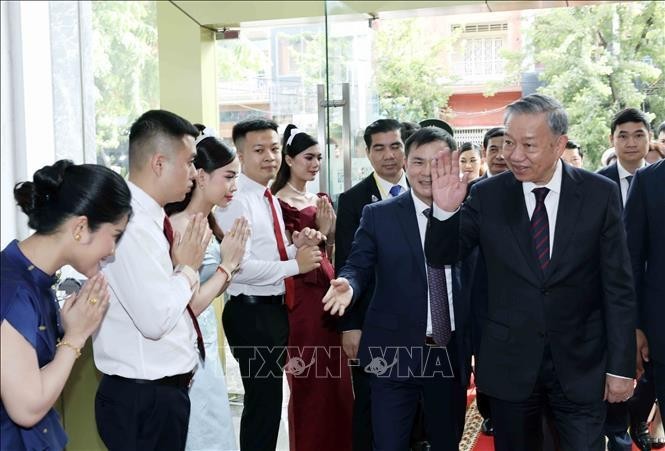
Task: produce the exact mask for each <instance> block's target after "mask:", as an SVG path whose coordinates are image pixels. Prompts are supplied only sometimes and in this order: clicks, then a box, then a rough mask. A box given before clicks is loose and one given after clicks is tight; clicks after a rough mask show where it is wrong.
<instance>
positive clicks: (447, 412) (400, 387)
mask: <svg viewBox="0 0 665 451" xmlns="http://www.w3.org/2000/svg"><path fill="white" fill-rule="evenodd" d="M447 349H448V351H446V348H434V347H432V348H425V356H427V351H429V356H427V357H426V360H425V362H423V365H424V367H425V372H424V375H417V376H411V377H409V378H404V379H394V378H388V377H381V376H377V375H371V379H370V388H371V396H372V427H373V439H374V450H376V451H388V450H391V451H392V450H394V451H404V450H408V449H409V444H410V438H411V434H412V427H413V422H414V417H415V415H416V412H417V410H418V404H419V401H420V400H421V399H422V402H423V407H424V414H425V415H424V416H425V430H426V435H427V441H428V442H429V445H430V448H429V449H430V450H431V451H457V450H458V448H459V442H460V440H461V438H462V433H463V431H464V416H465V411H466V387H465V386H463V385H462V383H461V381H460V378H459V372H458V371H453V373H454V376H453V377H450V375H443V374H441V373H439V374H432V373H431V371H428V369H427V368H428V367H429V368H432V362H436V359H440V361H442V362H446V361H447V359H450V362H451V363H452V364H453V369H455V368H456V365H455V362H457V361H458V359H457V356H456V354H457V352H456V348H455V344H454V339H453V340H451V343H450V344H449V345H448V348H447Z"/></svg>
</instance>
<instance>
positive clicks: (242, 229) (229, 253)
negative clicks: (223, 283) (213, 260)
mask: <svg viewBox="0 0 665 451" xmlns="http://www.w3.org/2000/svg"><path fill="white" fill-rule="evenodd" d="M250 233H251V230H250V228H249V222H248V221H247V219H245V218H244V217H242V216H241V217H239V218H236V220H235V221H234V222H233V226H232V227H231V230H229V231H228V232H227V233H226V234H225V235H224V239H223V240H222V242H221V243H220V245H219V251H220V253H221V255H222V265H223V266H224V268H227V269H228V270H229V271H231V272H233V271H235V270H236V269H237V268H238V266H240V262H241V261H242V257H243V256H244V255H245V246H246V244H247V239H248V238H249V235H250Z"/></svg>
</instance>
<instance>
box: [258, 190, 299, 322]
mask: <svg viewBox="0 0 665 451" xmlns="http://www.w3.org/2000/svg"><path fill="white" fill-rule="evenodd" d="M263 195H264V196H265V197H266V198H267V199H268V205H270V213H271V214H272V229H273V232H274V233H275V241H277V250H278V251H279V259H280V260H281V261H287V260H288V259H289V257H288V256H287V255H286V246H285V245H284V238H283V236H282V228H281V227H280V226H279V219H278V217H277V210H275V204H274V203H273V197H272V193H271V192H270V190H269V189H266V192H265V193H264V194H263ZM295 288H296V286H295V282H294V281H293V277H287V278H285V279H284V289H285V293H284V301H285V303H286V307H287V308H288V309H289V310H292V309H293V306H294V305H295Z"/></svg>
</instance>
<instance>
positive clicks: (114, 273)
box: [93, 110, 211, 450]
mask: <svg viewBox="0 0 665 451" xmlns="http://www.w3.org/2000/svg"><path fill="white" fill-rule="evenodd" d="M197 135H198V130H197V129H196V128H195V127H194V126H193V125H192V124H190V123H189V122H188V121H187V120H185V119H183V118H181V117H180V116H178V115H176V114H173V113H170V112H168V111H163V110H152V111H148V112H146V113H144V114H143V115H142V116H141V117H139V118H138V119H137V120H136V122H134V124H133V125H132V127H131V130H130V134H129V182H128V184H129V187H130V190H131V192H132V208H133V210H134V215H133V216H132V218H131V219H130V222H129V224H128V225H127V230H126V231H125V234H124V239H123V240H122V241H121V242H120V243H119V245H118V248H117V249H116V252H115V258H114V259H112V260H111V261H110V262H109V263H108V264H107V265H106V266H105V267H104V269H103V270H104V274H105V275H106V277H107V279H108V283H109V289H110V292H111V302H110V306H109V310H108V312H107V313H106V317H105V318H104V321H102V324H101V326H100V328H99V330H98V331H97V333H96V334H95V336H94V338H93V349H94V356H95V365H96V366H97V368H98V369H99V370H100V371H101V372H102V373H103V376H102V380H101V381H100V384H99V387H98V389H97V396H96V399H95V417H96V422H97V429H98V431H99V434H100V436H101V438H102V440H103V441H104V444H105V445H106V446H107V447H108V448H109V449H110V450H140V449H173V450H176V449H184V448H185V441H186V438H187V425H188V422H189V407H190V406H189V395H188V390H189V384H190V382H191V379H192V377H193V373H194V370H195V367H196V364H197V361H198V357H197V344H199V345H200V344H201V342H199V343H197V338H198V336H197V332H198V323H197V321H196V317H195V316H194V314H193V312H192V311H191V309H190V308H189V301H190V299H191V298H192V295H193V293H194V292H195V290H196V289H197V287H198V283H199V280H198V272H197V270H196V268H198V267H199V266H200V265H201V260H202V258H203V254H204V251H205V248H206V246H207V244H208V242H209V240H210V236H211V232H210V230H209V228H208V226H207V222H206V219H205V218H204V217H203V216H201V215H197V216H195V217H194V218H192V220H191V222H190V224H189V225H188V227H187V230H186V231H185V233H184V234H182V235H180V234H178V235H176V236H175V237H173V230H172V229H171V228H170V227H169V226H168V225H170V223H168V221H167V220H166V214H165V212H164V209H163V206H164V205H165V204H167V203H169V202H175V201H180V200H182V199H183V198H184V197H185V195H186V194H187V192H188V191H189V190H190V189H191V187H192V180H193V178H194V176H195V174H196V172H195V169H194V165H193V164H192V162H193V159H194V156H195V155H196V150H195V147H194V138H195V137H196V136H197Z"/></svg>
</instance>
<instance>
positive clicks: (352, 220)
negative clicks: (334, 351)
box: [335, 173, 381, 331]
mask: <svg viewBox="0 0 665 451" xmlns="http://www.w3.org/2000/svg"><path fill="white" fill-rule="evenodd" d="M380 200H381V193H380V192H379V188H378V187H377V186H376V181H375V180H374V173H371V174H370V175H369V176H367V177H365V178H364V179H363V180H361V181H360V182H358V183H357V184H356V185H354V186H353V187H351V188H350V189H349V190H348V191H346V192H344V193H342V194H340V196H339V200H338V201H337V221H336V225H335V273H336V274H339V272H340V270H341V269H342V268H343V267H344V265H345V264H346V259H347V258H348V257H349V254H350V253H351V245H352V243H353V237H354V236H355V234H356V230H358V226H359V225H360V217H361V216H362V212H363V207H364V206H365V205H367V204H370V203H373V202H378V201H380ZM373 291H374V281H373V280H371V281H370V283H368V284H367V287H366V289H365V292H364V293H362V296H361V297H360V298H359V299H358V300H357V302H355V303H354V305H353V306H352V307H351V308H350V309H349V310H348V311H347V312H346V313H345V314H344V316H343V317H342V318H341V319H340V322H339V328H340V330H342V331H344V330H352V329H362V327H363V322H364V320H365V312H366V311H367V306H368V305H369V300H370V298H371V297H372V293H373Z"/></svg>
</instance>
